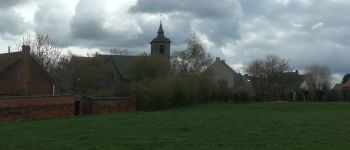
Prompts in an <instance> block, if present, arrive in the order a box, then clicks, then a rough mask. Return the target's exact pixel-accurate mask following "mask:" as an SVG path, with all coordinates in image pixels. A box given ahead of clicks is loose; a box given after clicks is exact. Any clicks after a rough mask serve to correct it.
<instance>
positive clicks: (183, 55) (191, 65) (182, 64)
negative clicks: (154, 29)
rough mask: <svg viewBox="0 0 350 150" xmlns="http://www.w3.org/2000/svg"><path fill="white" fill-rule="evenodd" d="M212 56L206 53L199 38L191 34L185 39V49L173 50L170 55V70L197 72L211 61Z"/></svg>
mask: <svg viewBox="0 0 350 150" xmlns="http://www.w3.org/2000/svg"><path fill="white" fill-rule="evenodd" d="M212 61H213V60H212V57H211V55H210V54H208V53H206V52H205V50H204V48H203V44H202V42H201V40H200V39H199V38H198V37H197V36H196V34H193V35H192V37H191V38H190V39H189V40H187V49H186V50H184V51H179V52H175V53H174V54H173V56H172V60H171V62H172V71H173V72H175V73H181V74H184V75H187V74H199V73H200V72H202V71H203V70H205V69H206V68H207V67H208V66H209V65H210V64H211V63H212Z"/></svg>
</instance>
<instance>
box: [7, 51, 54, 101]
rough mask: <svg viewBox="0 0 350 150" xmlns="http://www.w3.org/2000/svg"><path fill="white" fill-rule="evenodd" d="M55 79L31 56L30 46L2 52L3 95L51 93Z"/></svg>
mask: <svg viewBox="0 0 350 150" xmlns="http://www.w3.org/2000/svg"><path fill="white" fill-rule="evenodd" d="M53 83H54V81H53V79H52V78H51V77H50V75H49V74H48V73H47V72H46V71H45V70H43V69H42V68H41V67H40V66H39V64H38V63H37V62H36V61H35V60H34V59H33V58H32V57H31V55H30V47H29V46H22V51H21V52H12V53H10V52H9V53H4V54H0V94H1V95H51V94H52V89H53V85H54V84H53Z"/></svg>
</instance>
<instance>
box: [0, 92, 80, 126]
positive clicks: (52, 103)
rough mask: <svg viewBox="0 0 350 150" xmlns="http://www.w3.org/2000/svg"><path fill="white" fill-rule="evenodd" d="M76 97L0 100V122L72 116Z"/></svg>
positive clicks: (11, 98) (8, 98)
mask: <svg viewBox="0 0 350 150" xmlns="http://www.w3.org/2000/svg"><path fill="white" fill-rule="evenodd" d="M79 99H80V97H77V96H43V97H7V98H0V121H14V120H25V119H34V118H55V117H68V116H74V108H75V107H74V103H75V101H76V100H79Z"/></svg>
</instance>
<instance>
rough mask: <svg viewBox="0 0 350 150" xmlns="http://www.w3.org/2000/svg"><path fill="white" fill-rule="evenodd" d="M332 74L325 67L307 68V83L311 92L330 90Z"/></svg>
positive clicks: (313, 66) (312, 66) (314, 66)
mask: <svg viewBox="0 0 350 150" xmlns="http://www.w3.org/2000/svg"><path fill="white" fill-rule="evenodd" d="M330 80H331V72H330V70H329V69H328V68H327V67H325V66H320V65H311V66H308V67H307V68H306V73H305V83H306V88H307V89H309V90H326V89H329V88H330Z"/></svg>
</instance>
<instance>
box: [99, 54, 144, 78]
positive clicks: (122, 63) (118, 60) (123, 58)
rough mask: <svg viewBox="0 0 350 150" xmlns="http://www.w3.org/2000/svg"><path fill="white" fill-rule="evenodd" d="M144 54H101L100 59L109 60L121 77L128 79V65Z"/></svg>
mask: <svg viewBox="0 0 350 150" xmlns="http://www.w3.org/2000/svg"><path fill="white" fill-rule="evenodd" d="M139 57H145V56H130V55H101V58H102V59H105V60H106V61H108V60H110V61H111V62H112V63H113V64H114V67H116V69H117V70H118V72H119V73H120V75H121V76H122V78H123V79H126V80H128V79H130V77H129V75H128V66H129V64H130V63H131V62H132V61H133V60H134V59H135V58H139Z"/></svg>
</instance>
